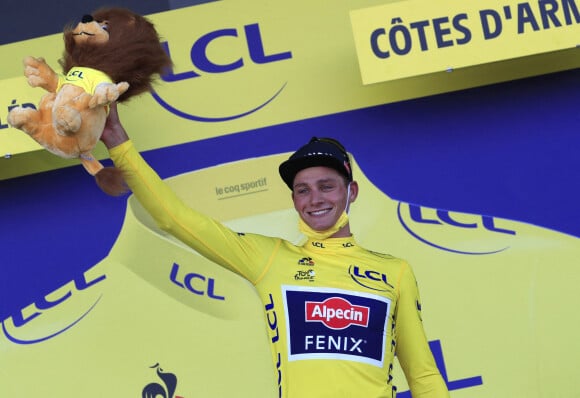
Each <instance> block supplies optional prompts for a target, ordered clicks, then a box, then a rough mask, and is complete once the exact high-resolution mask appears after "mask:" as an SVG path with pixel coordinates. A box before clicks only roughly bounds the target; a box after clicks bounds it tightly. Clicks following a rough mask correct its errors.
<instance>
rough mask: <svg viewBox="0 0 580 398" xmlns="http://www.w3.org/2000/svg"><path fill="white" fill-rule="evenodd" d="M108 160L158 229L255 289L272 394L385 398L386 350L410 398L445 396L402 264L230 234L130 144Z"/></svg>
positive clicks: (338, 244)
mask: <svg viewBox="0 0 580 398" xmlns="http://www.w3.org/2000/svg"><path fill="white" fill-rule="evenodd" d="M110 153H111V158H112V159H113V161H114V162H115V165H116V166H117V167H119V168H121V169H122V170H124V171H125V172H126V179H127V183H128V184H129V186H130V187H131V189H132V190H133V193H134V194H135V195H136V197H137V198H138V199H139V201H140V202H141V204H142V205H143V206H144V207H145V208H146V209H147V210H148V211H149V212H150V214H151V215H152V216H153V217H154V219H155V220H156V222H157V223H158V224H159V226H160V227H161V228H162V229H164V230H166V231H167V232H169V233H171V234H172V235H174V236H175V237H177V238H179V239H180V240H182V241H183V242H184V243H186V244H187V245H189V246H190V247H192V248H193V249H195V250H196V251H198V252H199V253H200V254H202V255H203V256H205V257H207V258H209V259H210V260H212V261H214V262H216V263H217V264H219V265H221V266H223V267H226V268H227V269H229V270H231V271H233V272H235V273H237V274H239V275H241V276H242V277H244V278H246V279H247V280H249V281H250V282H251V283H252V284H253V285H254V286H255V287H256V289H257V291H258V293H259V296H260V298H261V300H262V303H263V305H264V314H265V322H266V327H267V330H268V336H269V340H270V346H271V349H272V359H273V362H274V366H275V368H276V375H275V378H276V380H277V383H278V392H277V394H276V395H278V396H279V397H286V398H308V397H332V398H337V397H349V398H353V397H364V398H379V397H381V398H387V397H388V398H392V397H394V396H395V394H396V393H395V391H396V388H395V387H393V384H392V376H391V372H392V369H393V359H394V355H395V352H396V354H397V357H398V359H399V362H400V364H401V367H402V368H403V371H404V372H405V375H406V378H407V381H408V384H409V386H410V389H411V392H412V395H413V398H441V397H449V394H448V392H447V388H446V386H445V382H444V381H443V379H442V377H441V375H440V373H439V371H438V369H437V367H436V365H435V362H434V359H433V356H432V354H431V352H430V350H429V346H428V342H427V339H426V337H425V333H424V330H423V325H422V322H421V318H420V302H419V293H418V289H417V284H416V281H415V277H414V275H413V272H412V270H411V268H410V267H409V265H408V264H407V263H406V262H404V261H403V260H401V259H398V258H395V257H392V256H389V255H384V254H379V253H374V252H371V251H369V250H366V249H363V248H362V247H360V246H358V244H357V243H356V241H355V239H354V238H353V237H349V238H330V239H325V240H321V241H317V240H309V241H307V242H306V243H305V244H304V245H303V246H296V245H294V244H292V243H290V242H288V241H286V240H283V239H280V238H273V237H267V236H262V235H257V234H243V233H236V232H234V231H232V230H231V229H229V228H227V227H226V226H224V225H222V224H221V223H219V222H218V221H215V220H213V219H211V218H209V217H207V216H204V215H203V214H200V213H198V212H197V211H195V210H193V209H191V208H190V207H188V206H186V205H185V204H184V203H182V202H181V200H180V199H179V198H177V197H176V195H175V194H174V193H173V192H172V191H171V190H170V189H169V187H167V186H166V185H165V183H163V181H162V180H161V179H160V178H159V177H158V176H157V174H156V173H155V172H154V171H153V170H152V169H151V168H150V167H149V166H148V165H147V164H146V163H145V161H144V160H143V159H142V158H141V156H140V155H139V153H138V152H137V151H136V150H135V148H134V147H133V145H132V143H131V142H130V141H128V142H125V143H123V144H121V145H119V146H117V147H115V148H113V149H112V150H111V151H110Z"/></svg>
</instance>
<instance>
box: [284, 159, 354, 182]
mask: <svg viewBox="0 0 580 398" xmlns="http://www.w3.org/2000/svg"><path fill="white" fill-rule="evenodd" d="M318 166H323V167H329V168H331V169H334V170H336V171H338V172H339V173H340V174H341V175H345V174H344V166H343V165H342V163H341V162H340V161H339V160H338V159H336V158H334V157H332V156H320V155H313V156H307V157H303V158H298V159H288V160H286V161H285V162H284V163H282V164H281V165H280V167H279V168H278V171H279V172H280V177H282V180H284V182H285V183H286V185H288V187H289V188H290V189H292V188H293V187H294V177H296V174H298V173H299V172H300V171H302V170H304V169H307V168H309V167H318ZM346 177H347V176H346ZM347 178H348V177H347Z"/></svg>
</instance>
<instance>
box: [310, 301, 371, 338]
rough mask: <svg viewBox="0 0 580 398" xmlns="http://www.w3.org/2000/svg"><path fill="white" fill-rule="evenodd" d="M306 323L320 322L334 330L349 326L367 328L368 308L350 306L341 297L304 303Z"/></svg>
mask: <svg viewBox="0 0 580 398" xmlns="http://www.w3.org/2000/svg"><path fill="white" fill-rule="evenodd" d="M305 306H306V322H322V323H323V324H324V325H325V326H326V327H328V328H330V329H334V330H342V329H346V328H347V327H349V326H351V325H356V326H363V327H367V326H368V324H369V314H370V308H369V307H365V306H360V305H352V304H351V303H350V302H349V301H348V300H345V299H344V298H342V297H330V298H328V299H326V300H324V301H323V302H316V301H306V302H305Z"/></svg>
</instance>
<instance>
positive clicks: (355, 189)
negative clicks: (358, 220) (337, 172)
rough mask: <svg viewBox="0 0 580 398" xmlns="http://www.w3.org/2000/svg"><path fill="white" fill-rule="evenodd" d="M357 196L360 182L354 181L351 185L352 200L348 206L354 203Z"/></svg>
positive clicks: (350, 199)
mask: <svg viewBox="0 0 580 398" xmlns="http://www.w3.org/2000/svg"><path fill="white" fill-rule="evenodd" d="M357 196H358V182H356V181H352V182H351V183H350V198H349V203H348V204H350V203H352V202H354V201H355V200H356V198H357Z"/></svg>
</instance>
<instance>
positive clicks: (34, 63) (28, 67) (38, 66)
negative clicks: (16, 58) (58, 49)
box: [24, 57, 58, 91]
mask: <svg viewBox="0 0 580 398" xmlns="http://www.w3.org/2000/svg"><path fill="white" fill-rule="evenodd" d="M24 76H25V77H26V80H27V81H28V84H29V85H30V86H32V87H42V88H44V89H45V90H47V91H54V90H55V89H56V87H54V85H55V84H56V82H57V80H58V77H57V76H56V73H55V72H54V70H53V69H52V68H51V67H50V66H48V64H47V63H46V61H45V60H44V58H34V57H26V58H24Z"/></svg>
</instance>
